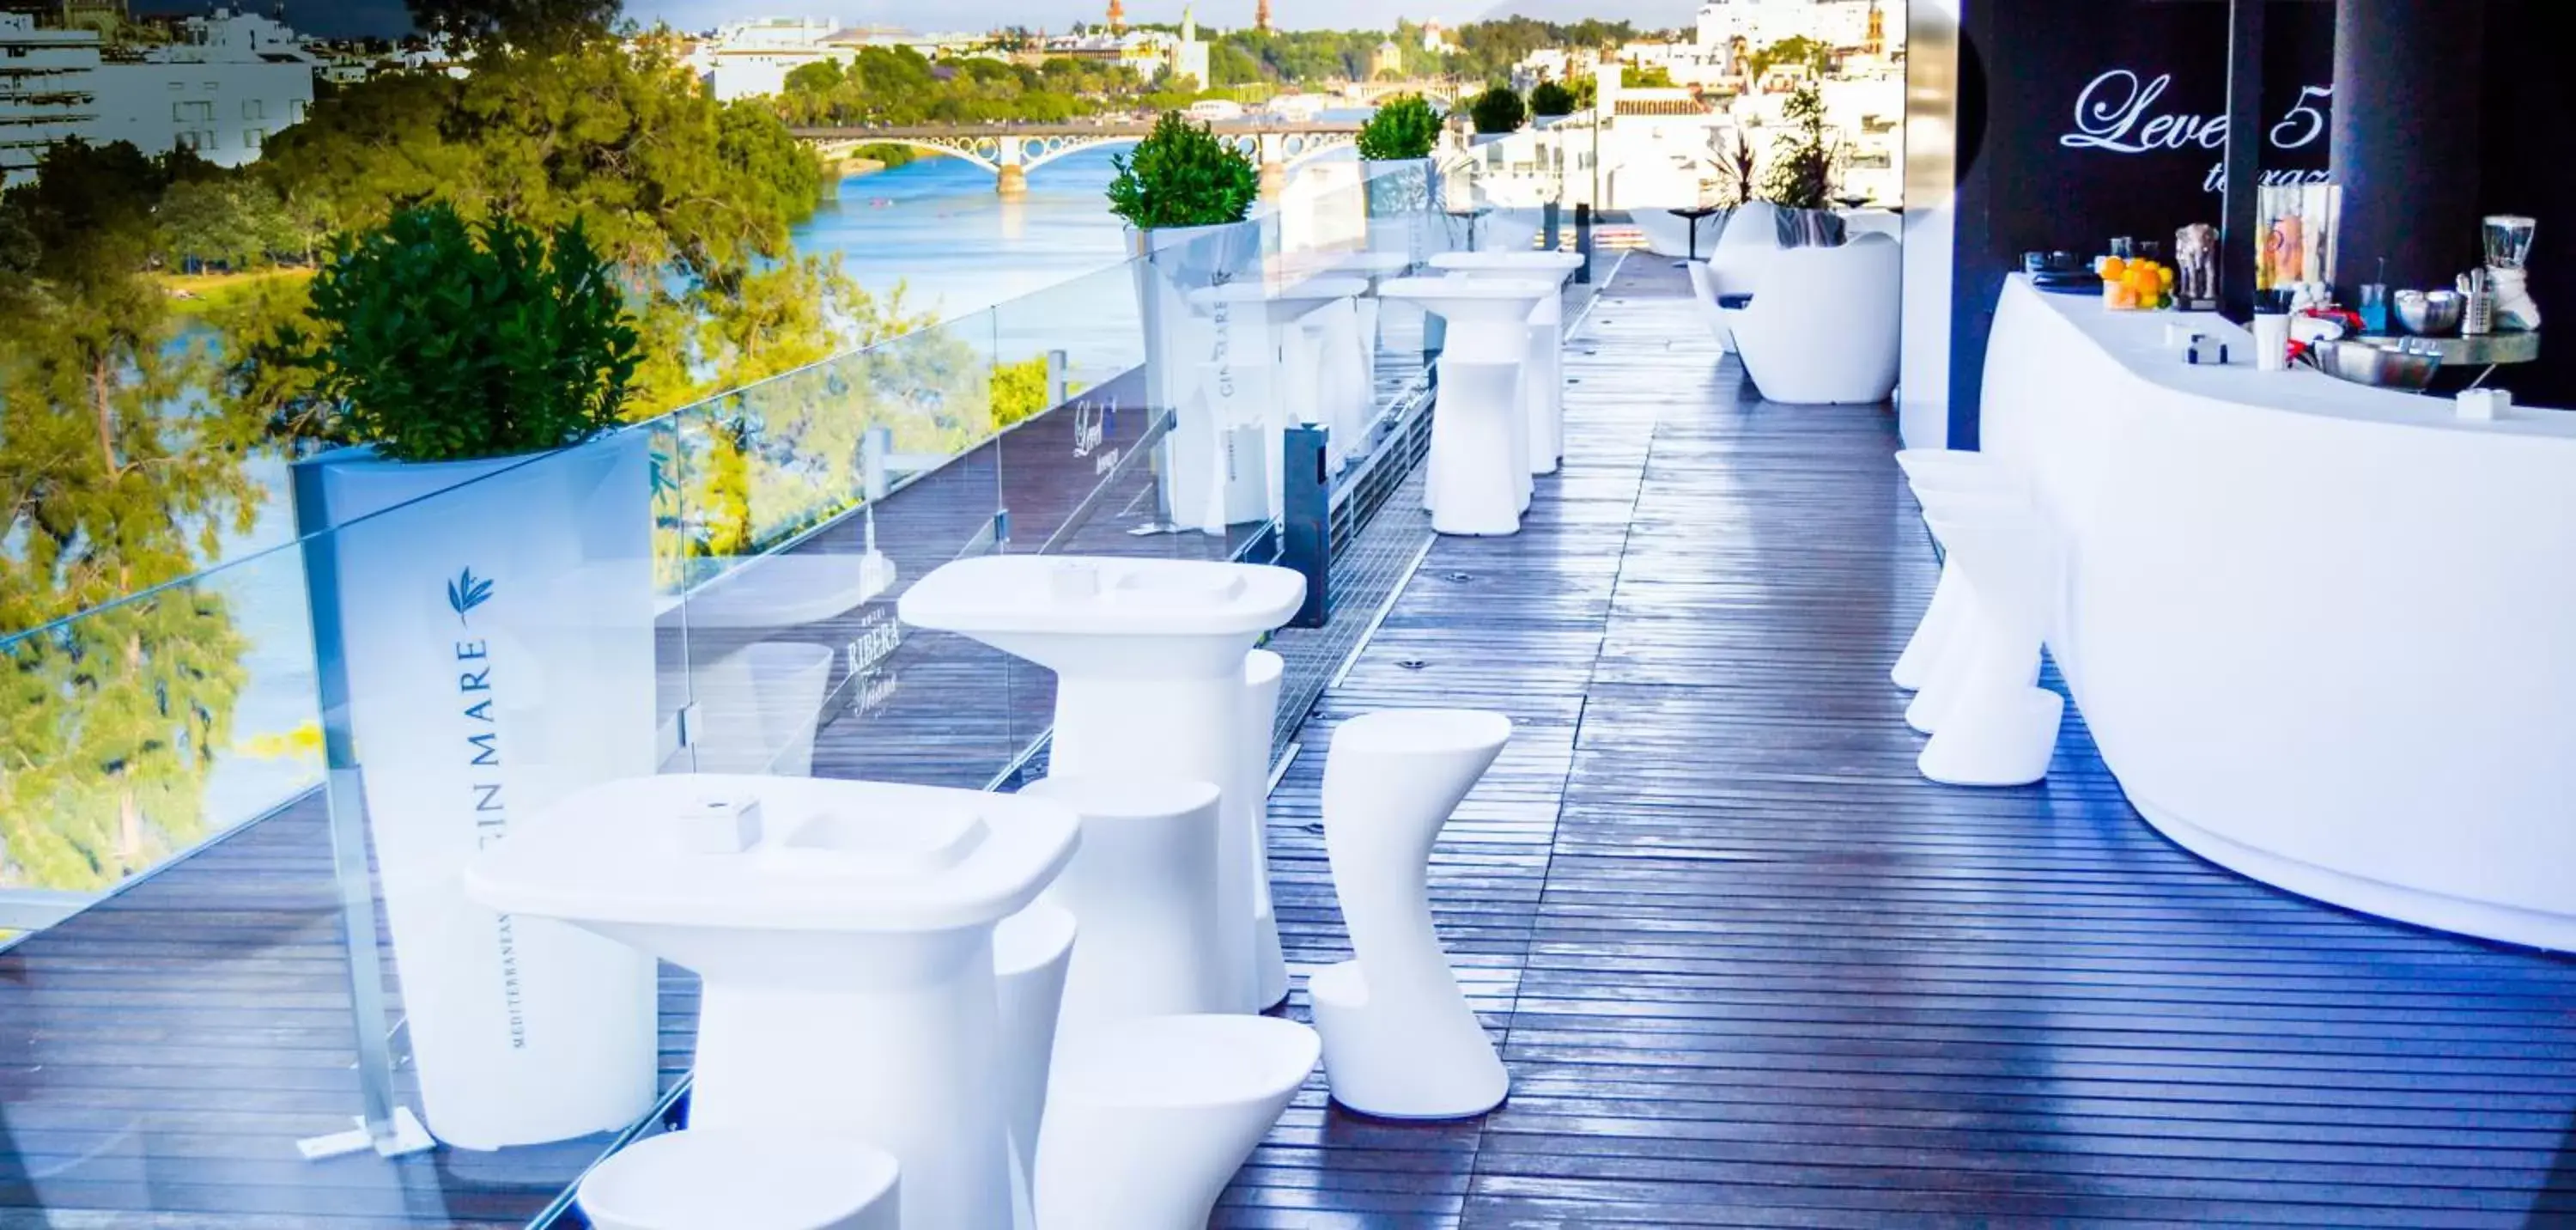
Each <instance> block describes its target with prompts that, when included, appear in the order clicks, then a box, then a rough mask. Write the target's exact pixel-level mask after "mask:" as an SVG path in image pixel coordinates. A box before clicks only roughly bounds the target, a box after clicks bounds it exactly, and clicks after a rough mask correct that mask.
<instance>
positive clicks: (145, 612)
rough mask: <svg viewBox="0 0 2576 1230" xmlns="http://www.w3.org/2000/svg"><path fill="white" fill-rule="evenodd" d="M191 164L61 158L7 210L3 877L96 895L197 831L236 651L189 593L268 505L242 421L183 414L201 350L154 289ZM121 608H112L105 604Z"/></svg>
mask: <svg viewBox="0 0 2576 1230" xmlns="http://www.w3.org/2000/svg"><path fill="white" fill-rule="evenodd" d="M184 169H185V168H180V167H176V166H174V165H173V164H170V163H163V164H159V165H156V164H154V163H152V162H150V161H149V160H146V159H145V158H144V157H143V156H142V155H141V154H139V153H137V152H135V150H134V148H133V147H132V146H129V145H122V144H119V145H110V146H105V147H93V146H89V145H86V144H83V143H81V142H78V141H68V142H63V143H61V144H58V145H56V146H54V147H52V148H51V149H50V150H49V151H47V153H46V154H45V156H44V158H43V160H42V161H41V162H40V164H39V167H38V170H39V178H38V179H36V180H35V181H34V182H32V183H30V184H28V185H25V186H22V187H19V188H15V189H11V190H10V191H9V192H7V193H6V194H5V195H0V237H5V242H0V318H5V319H7V320H8V322H9V333H8V339H7V343H6V345H5V346H0V635H7V634H9V633H11V632H15V631H18V630H23V629H31V628H40V627H41V626H42V625H46V624H47V623H48V622H49V621H54V620H60V619H63V618H65V617H67V616H70V615H72V614H74V613H76V612H80V611H84V610H93V609H94V608H101V607H105V608H106V609H103V610H95V611H94V613H93V614H91V615H90V616H89V617H87V618H83V619H80V620H78V621H75V622H72V623H69V624H64V625H59V626H56V627H52V628H44V629H43V630H40V631H37V632H34V633H32V634H29V635H27V636H24V637H22V638H21V639H19V640H17V641H15V642H12V643H10V644H9V645H8V648H7V649H6V651H5V652H4V653H0V689H5V691H6V696H5V697H0V882H6V883H26V884H36V885H41V886H45V887H54V888H71V889H92V888H97V887H100V886H103V885H106V884H110V883H113V882H115V881H116V880H118V879H120V878H122V877H123V876H125V875H126V874H129V873H131V872H132V871H135V870H138V869H140V868H142V867H144V866H148V865H150V863H151V862H153V861H155V860H156V859H157V858H159V857H160V856H161V855H163V854H165V853H167V852H168V851H170V850H172V849H175V848H177V847H179V846H183V845H186V844H189V843H191V842H193V841H194V840H196V838H197V837H198V836H199V835H200V834H201V833H202V830H203V825H204V820H205V818H204V816H203V814H202V810H201V807H200V803H199V797H200V795H201V793H202V790H203V786H204V782H205V776H206V773H207V772H208V769H209V767H210V765H211V763H212V758H213V756H214V753H215V751H216V750H217V749H218V748H220V747H221V746H223V744H224V743H225V741H226V740H228V739H229V738H230V721H231V718H230V714H231V709H232V704H233V700H234V698H235V696H236V695H237V693H238V692H239V689H240V687H241V670H240V667H239V665H238V660H239V655H240V653H241V652H242V651H243V649H244V644H243V641H242V638H241V635H240V633H239V631H238V630H237V629H236V628H235V627H234V624H233V621H232V618H231V616H230V613H229V611H228V609H227V606H226V603H225V601H224V599H223V597H222V596H221V595H219V594H217V593H214V592H210V591H207V590H202V589H197V588H191V587H182V588H179V589H174V590H165V591H162V592H160V593H158V594H154V595H150V596H147V597H143V598H138V599H134V600H130V601H126V602H122V603H117V602H116V600H117V599H119V598H121V597H122V596H124V595H128V594H133V593H136V592H138V591H142V590H147V589H150V588H151V587H153V586H158V585H164V584H166V583H168V582H171V581H175V580H177V579H179V578H181V577H184V576H186V575H188V574H189V573H191V572H194V571H196V569H197V568H198V567H199V566H200V565H201V562H202V561H203V560H204V559H206V558H208V557H209V556H210V555H211V553H212V552H213V550H214V549H215V547H216V545H217V541H218V537H219V535H220V534H221V533H222V532H223V531H224V530H226V529H235V530H238V529H244V528H247V525H248V522H249V517H250V515H251V512H252V509H253V502H254V498H255V492H254V490H253V488H252V486H251V484H250V482H249V481H248V480H247V479H246V478H245V477H244V476H243V473H242V468H241V458H242V456H243V454H244V452H245V451H246V449H247V448H248V447H249V446H250V444H251V442H252V440H253V439H254V437H255V432H254V431H253V430H252V429H251V425H250V424H248V423H246V422H245V421H244V420H242V419H241V418H240V417H239V416H235V415H231V414H228V413H227V412H226V411H225V409H224V408H223V407H221V406H217V405H206V406H200V407H198V408H197V409H196V411H195V412H194V413H192V414H189V415H185V416H177V417H173V416H170V415H168V414H166V413H165V412H164V406H165V405H166V404H168V403H169V402H170V401H171V400H172V399H173V398H175V397H177V396H178V395H179V393H180V392H181V390H182V389H183V388H184V387H185V380H186V376H187V373H188V369H189V368H190V367H191V366H192V365H193V364H194V363H195V362H196V361H197V355H196V352H195V351H194V349H193V348H192V347H190V346H189V345H187V344H186V342H185V341H184V340H183V339H182V337H181V336H180V334H179V331H178V322H177V319H176V317H175V315H174V314H173V313H172V311H171V309H170V306H169V301H168V298H167V296H165V295H164V294H163V293H162V291H161V289H160V287H159V286H158V285H157V284H156V283H155V282H154V281H153V280H152V278H151V277H150V276H149V275H148V274H147V272H146V270H147V268H148V266H149V264H150V262H151V260H152V257H153V252H154V249H155V248H156V246H157V241H158V236H157V232H156V229H155V226H154V221H153V217H154V212H155V211H156V210H157V209H158V208H159V207H160V206H161V204H162V200H163V198H164V196H165V194H167V193H168V192H169V191H171V189H172V183H173V176H174V174H177V173H180V172H181V171H182V170H184ZM111 603H115V605H112V606H111V605H109V604H111Z"/></svg>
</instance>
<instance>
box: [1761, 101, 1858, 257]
mask: <svg viewBox="0 0 2576 1230" xmlns="http://www.w3.org/2000/svg"><path fill="white" fill-rule="evenodd" d="M1781 114H1782V116H1783V117H1784V118H1785V119H1787V121H1788V123H1789V131H1788V132H1786V133H1783V134H1782V135H1781V136H1780V138H1779V139H1778V140H1777V141H1775V142H1774V143H1773V148H1772V153H1771V165H1770V167H1769V168H1767V169H1766V170H1765V171H1764V172H1763V176H1762V199H1764V200H1766V201H1769V202H1770V203H1771V204H1773V205H1775V206H1777V207H1778V208H1779V210H1780V216H1779V222H1778V226H1779V229H1780V241H1781V246H1783V247H1789V246H1804V245H1807V244H1825V245H1832V244H1839V243H1841V242H1842V219H1841V218H1839V217H1837V216H1835V215H1834V213H1833V212H1832V204H1833V195H1834V172H1835V169H1836V167H1837V165H1838V164H1839V162H1840V160H1841V155H1842V150H1841V146H1840V143H1838V142H1836V141H1835V140H1834V139H1833V138H1832V136H1831V135H1830V134H1829V133H1827V131H1826V129H1825V98H1824V95H1823V94H1822V93H1821V92H1819V91H1818V90H1817V89H1816V87H1814V86H1812V85H1807V86H1801V87H1799V88H1798V90H1797V92H1796V93H1793V94H1791V95H1790V96H1789V98H1788V101H1787V102H1786V103H1785V104H1783V105H1782V107H1781Z"/></svg>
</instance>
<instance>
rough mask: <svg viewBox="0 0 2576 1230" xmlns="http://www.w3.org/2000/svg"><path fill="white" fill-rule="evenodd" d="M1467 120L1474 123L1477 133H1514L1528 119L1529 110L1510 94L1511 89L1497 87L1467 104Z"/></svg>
mask: <svg viewBox="0 0 2576 1230" xmlns="http://www.w3.org/2000/svg"><path fill="white" fill-rule="evenodd" d="M1467 118H1469V119H1471V120H1474V121H1475V122H1476V131H1477V132H1479V133H1483V134H1487V135H1491V134H1494V133H1505V132H1516V131H1518V130H1519V129H1520V126H1521V123H1522V121H1524V120H1527V119H1528V118H1529V109H1528V108H1527V107H1524V106H1522V105H1521V96H1520V95H1518V94H1515V93H1512V91H1511V87H1509V86H1501V85H1498V86H1495V87H1494V88H1492V89H1490V90H1487V91H1485V92H1484V93H1482V94H1478V95H1477V96H1476V98H1475V101H1473V102H1470V103H1468V104H1467Z"/></svg>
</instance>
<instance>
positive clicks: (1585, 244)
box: [1574, 201, 1592, 286]
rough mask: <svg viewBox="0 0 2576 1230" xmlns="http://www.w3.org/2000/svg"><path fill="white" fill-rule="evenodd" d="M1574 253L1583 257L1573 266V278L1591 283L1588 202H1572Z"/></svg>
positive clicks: (1590, 211) (1590, 240)
mask: <svg viewBox="0 0 2576 1230" xmlns="http://www.w3.org/2000/svg"><path fill="white" fill-rule="evenodd" d="M1574 254H1575V255H1576V256H1580V257H1582V258H1583V263H1582V264H1580V265H1576V266H1575V267H1574V280H1575V281H1576V282H1578V283H1581V284H1583V285H1586V286H1589V285H1591V284H1592V205H1591V203H1590V202H1586V201H1577V202H1575V203H1574Z"/></svg>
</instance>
